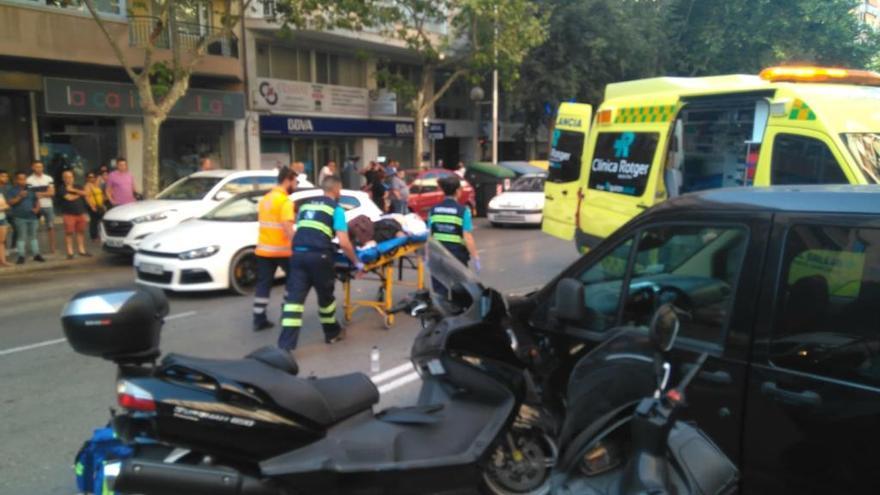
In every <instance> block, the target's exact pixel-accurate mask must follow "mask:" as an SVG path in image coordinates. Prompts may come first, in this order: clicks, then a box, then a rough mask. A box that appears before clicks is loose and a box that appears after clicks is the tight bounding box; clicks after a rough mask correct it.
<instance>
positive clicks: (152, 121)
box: [143, 115, 165, 198]
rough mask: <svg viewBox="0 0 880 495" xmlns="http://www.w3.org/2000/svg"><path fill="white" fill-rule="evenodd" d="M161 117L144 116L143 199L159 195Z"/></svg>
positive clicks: (162, 119)
mask: <svg viewBox="0 0 880 495" xmlns="http://www.w3.org/2000/svg"><path fill="white" fill-rule="evenodd" d="M164 120H165V118H163V117H157V116H155V115H144V163H143V165H144V169H143V172H144V185H143V191H144V197H147V198H153V197H155V196H156V194H158V193H159V129H160V127H161V126H162V122H163V121H164Z"/></svg>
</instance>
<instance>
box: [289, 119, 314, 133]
mask: <svg viewBox="0 0 880 495" xmlns="http://www.w3.org/2000/svg"><path fill="white" fill-rule="evenodd" d="M287 130H288V131H290V132H315V126H314V125H313V124H312V119H287Z"/></svg>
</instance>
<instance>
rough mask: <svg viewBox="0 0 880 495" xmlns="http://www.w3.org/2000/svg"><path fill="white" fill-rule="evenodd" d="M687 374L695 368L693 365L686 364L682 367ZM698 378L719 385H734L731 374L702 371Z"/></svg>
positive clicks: (721, 371)
mask: <svg viewBox="0 0 880 495" xmlns="http://www.w3.org/2000/svg"><path fill="white" fill-rule="evenodd" d="M682 368H683V369H684V372H685V373H690V371H691V370H692V369H693V368H694V365H693V364H686V365H684V366H683V367H682ZM697 378H698V379H700V380H703V381H707V382H712V383H717V384H719V385H730V384H731V383H733V378H731V377H730V373H728V372H726V371H723V370H718V371H701V372H700V373H699V374H697Z"/></svg>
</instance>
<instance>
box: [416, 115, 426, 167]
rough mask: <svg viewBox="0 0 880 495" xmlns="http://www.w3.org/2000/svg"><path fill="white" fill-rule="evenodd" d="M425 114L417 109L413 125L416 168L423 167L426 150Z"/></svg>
mask: <svg viewBox="0 0 880 495" xmlns="http://www.w3.org/2000/svg"><path fill="white" fill-rule="evenodd" d="M424 119H425V112H424V110H422V109H417V110H416V112H415V122H414V123H413V124H414V125H413V160H414V161H413V163H414V164H415V166H416V168H419V167H421V165H422V154H423V153H424V150H425V122H424Z"/></svg>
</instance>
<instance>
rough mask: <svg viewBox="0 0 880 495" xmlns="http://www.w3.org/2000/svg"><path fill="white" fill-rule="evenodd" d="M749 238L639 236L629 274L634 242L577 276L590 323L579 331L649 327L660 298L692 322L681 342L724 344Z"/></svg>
mask: <svg viewBox="0 0 880 495" xmlns="http://www.w3.org/2000/svg"><path fill="white" fill-rule="evenodd" d="M747 232H748V231H747V230H746V228H744V227H738V226H731V227H703V226H686V225H676V226H668V227H658V228H652V229H648V230H645V231H643V232H642V234H641V235H640V236H639V242H638V247H637V252H636V255H635V261H634V263H633V265H632V267H630V268H629V269H627V264H628V261H629V257H630V252H631V250H632V247H633V244H634V242H633V239H628V240H626V241H623V242H622V243H620V244H619V245H618V246H617V247H616V248H615V249H614V250H613V251H611V252H609V253H608V254H607V255H605V256H604V257H603V258H601V259H600V260H598V261H597V262H595V263H594V264H593V265H591V266H590V267H589V268H587V269H586V270H585V271H584V272H582V273H581V275H580V276H579V279H580V281H581V282H583V283H584V298H585V302H584V304H585V306H586V309H587V315H588V317H587V321H585V322H583V323H582V324H580V325H578V327H579V328H583V329H585V330H591V331H597V332H602V331H605V330H608V329H610V328H613V327H615V326H618V324H626V325H648V323H649V322H650V320H651V316H652V315H653V313H654V309H655V307H656V304H655V302H656V301H657V299H656V298H658V297H659V298H660V302H672V303H674V304H676V305H677V306H679V307H681V308H682V309H684V310H686V311H688V312H690V313H691V315H692V316H693V317H692V319H690V321H688V320H686V319H685V320H683V321H682V328H681V334H680V335H681V336H682V337H685V338H691V339H695V340H700V341H702V342H705V343H708V344H711V345H718V344H720V343H721V341H722V340H723V337H724V332H725V329H726V325H727V320H728V314H729V312H730V305H731V303H732V301H733V294H734V290H735V287H736V282H737V280H738V279H739V273H740V268H741V267H742V263H743V257H744V255H745V248H746V245H747V241H748V235H747ZM628 270H629V273H628ZM627 275H629V280H630V282H629V288H628V291H627V297H626V301H625V302H624V303H623V305H624V311H623V320H622V322H618V319H617V315H618V313H619V308H620V305H621V297H622V296H623V293H624V291H623V282H624V280H626V279H627Z"/></svg>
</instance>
